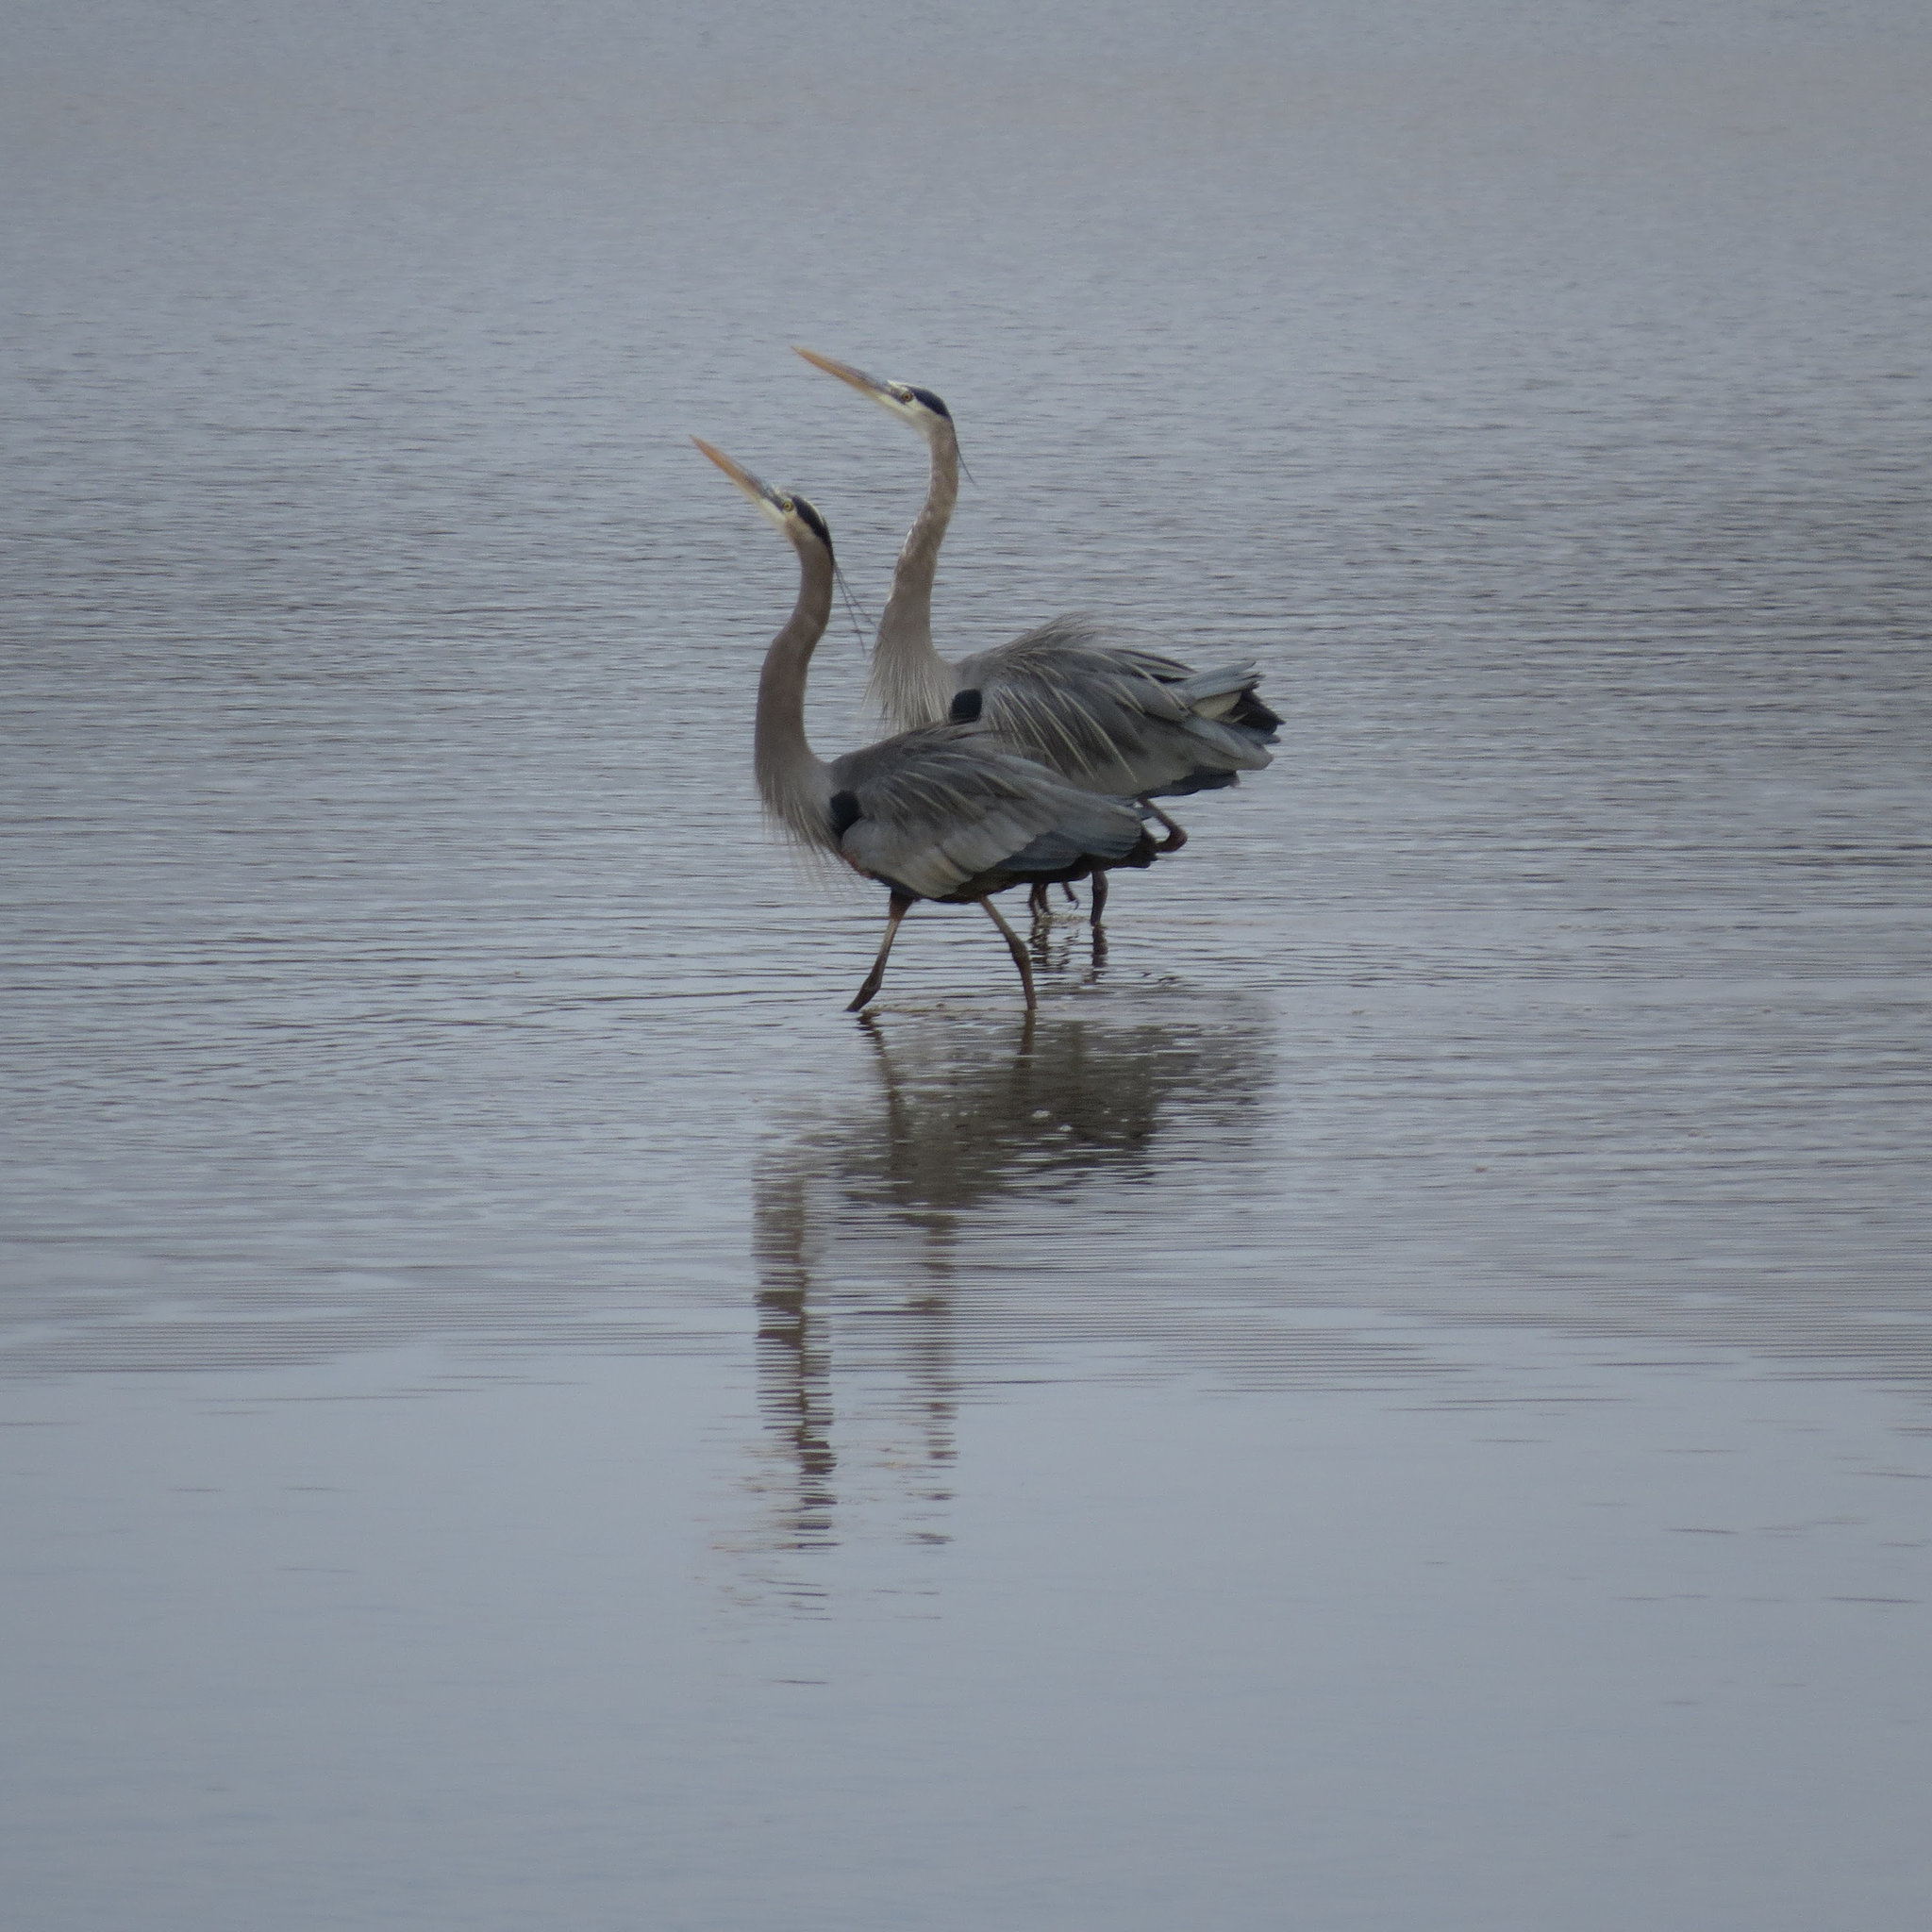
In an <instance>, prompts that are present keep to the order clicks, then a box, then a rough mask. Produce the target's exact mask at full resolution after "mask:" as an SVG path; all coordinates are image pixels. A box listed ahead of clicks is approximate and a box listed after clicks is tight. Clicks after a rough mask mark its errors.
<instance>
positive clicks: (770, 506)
mask: <svg viewBox="0 0 1932 1932" xmlns="http://www.w3.org/2000/svg"><path fill="white" fill-rule="evenodd" d="M691 441H693V442H694V443H696V444H697V446H698V448H699V449H701V450H702V451H703V452H704V453H705V455H706V456H708V457H709V458H710V459H711V460H712V461H713V462H714V463H716V464H717V466H718V467H719V468H720V469H721V470H723V471H724V474H725V475H727V476H729V477H730V478H731V480H732V481H733V482H734V483H736V484H737V485H738V487H739V488H740V489H741V491H744V493H745V494H746V495H747V496H748V497H750V498H751V500H752V501H753V502H754V503H755V504H757V505H758V508H759V509H761V510H763V511H764V513H765V515H767V516H768V517H770V518H771V520H772V521H773V522H774V524H776V525H777V526H778V527H779V528H780V529H781V530H783V531H784V532H785V534H786V535H787V536H788V537H790V538H791V541H792V542H794V543H799V542H800V541H801V540H802V539H805V538H807V537H809V538H810V539H811V540H813V541H816V542H818V543H819V544H820V545H821V546H822V547H823V548H824V553H825V555H826V556H827V557H830V556H831V555H832V532H831V530H830V529H829V527H828V526H827V525H826V523H825V520H824V517H822V516H821V515H820V514H819V512H818V508H817V506H816V505H814V504H812V503H809V502H808V501H807V499H806V498H804V497H803V496H795V495H792V494H791V492H790V491H784V490H774V489H773V488H772V486H771V485H770V484H769V483H765V482H762V481H760V480H759V479H758V477H757V476H754V475H752V473H751V472H750V471H749V470H747V469H745V468H744V467H743V466H742V465H741V464H739V463H734V462H733V461H732V460H731V458H729V457H727V456H726V455H725V454H724V451H723V450H722V449H714V448H713V447H712V446H711V444H709V443H708V442H707V441H705V440H704V438H703V437H701V436H693V437H692V438H691Z"/></svg>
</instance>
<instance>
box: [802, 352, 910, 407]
mask: <svg viewBox="0 0 1932 1932" xmlns="http://www.w3.org/2000/svg"><path fill="white" fill-rule="evenodd" d="M791 353H792V354H793V355H794V356H803V357H804V358H805V359H806V360H807V361H808V362H809V363H810V364H811V366H812V367H813V368H814V369H823V370H824V372H825V374H826V375H836V376H837V377H838V378H839V380H840V381H841V382H849V383H850V384H851V385H852V387H853V388H854V389H856V390H857V391H858V392H859V394H860V395H862V396H871V397H872V398H873V400H874V402H880V401H887V400H891V390H890V389H889V388H888V387H887V385H886V384H885V383H883V382H880V381H879V380H878V378H877V377H876V376H872V375H867V374H866V373H865V371H864V370H862V369H855V368H853V366H852V365H851V363H849V362H834V361H833V360H832V358H830V357H829V356H821V355H820V354H819V352H818V351H817V350H816V349H801V348H800V347H799V346H798V344H797V343H796V342H793V343H792V345H791Z"/></svg>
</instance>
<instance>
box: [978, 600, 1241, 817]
mask: <svg viewBox="0 0 1932 1932" xmlns="http://www.w3.org/2000/svg"><path fill="white" fill-rule="evenodd" d="M1163 641H1164V640H1162V639H1160V638H1158V637H1157V636H1156V635H1155V634H1154V633H1152V632H1146V631H1139V630H1134V629H1131V628H1128V627H1126V626H1123V625H1106V624H1102V623H1100V622H1099V621H1097V620H1095V619H1092V618H1089V617H1083V616H1077V615H1075V616H1070V617H1058V618H1055V619H1054V621H1053V622H1052V623H1051V624H1045V625H1041V627H1040V628H1039V629H1038V630H1032V631H1028V632H1027V633H1026V635H1025V636H1024V637H1019V638H1015V639H1014V640H1013V641H1011V642H1010V643H1006V644H1001V645H999V646H998V647H997V648H996V649H994V650H991V651H982V652H980V653H978V655H977V656H975V657H972V658H963V659H961V660H960V662H959V664H958V678H959V687H960V689H961V690H962V691H964V690H976V691H979V692H980V694H981V704H982V709H981V712H980V716H981V718H982V720H983V721H984V722H985V723H986V724H989V725H991V727H992V729H993V730H995V731H996V732H998V733H999V735H1000V736H1001V737H1002V738H1003V739H1005V740H1006V741H1008V743H1009V744H1011V745H1012V746H1014V748H1015V749H1017V750H1019V751H1022V752H1024V754H1025V755H1026V756H1027V757H1029V758H1038V759H1040V760H1041V763H1043V764H1046V765H1049V766H1051V767H1052V768H1053V769H1054V770H1055V771H1057V772H1058V773H1060V774H1062V775H1063V776H1065V777H1067V778H1070V779H1072V780H1073V781H1074V783H1075V784H1077V785H1080V786H1083V787H1086V788H1088V789H1090V790H1092V791H1101V792H1111V793H1116V794H1119V795H1123V796H1126V797H1141V796H1144V795H1146V794H1147V793H1150V792H1153V793H1157V794H1158V793H1159V792H1162V791H1166V790H1167V789H1168V788H1170V787H1174V786H1181V785H1183V784H1184V781H1186V780H1188V779H1189V778H1190V776H1191V774H1193V775H1195V776H1198V775H1199V774H1202V773H1204V772H1207V773H1211V774H1229V775H1230V776H1231V774H1234V773H1236V772H1256V771H1259V770H1260V769H1261V768H1262V767H1263V766H1264V765H1266V764H1268V763H1270V762H1271V761H1272V758H1273V754H1272V753H1270V752H1269V751H1268V750H1267V748H1266V747H1267V744H1268V742H1269V741H1270V739H1271V738H1272V737H1273V736H1274V734H1273V732H1272V731H1263V730H1260V729H1258V728H1257V727H1255V726H1253V725H1250V724H1234V723H1231V722H1226V723H1224V722H1222V720H1223V715H1224V713H1226V712H1228V711H1230V710H1232V709H1233V708H1235V707H1236V706H1237V705H1239V704H1240V702H1241V698H1242V697H1243V696H1244V695H1245V694H1246V693H1248V692H1250V691H1253V690H1254V689H1255V688H1256V686H1257V684H1258V683H1259V682H1260V679H1259V677H1258V675H1257V673H1256V671H1255V669H1254V666H1253V665H1252V664H1224V665H1221V666H1218V667H1217V668H1215V669H1214V670H1211V671H1202V672H1197V671H1195V670H1194V669H1193V667H1192V666H1191V665H1188V664H1183V663H1182V662H1181V661H1180V660H1179V659H1178V658H1174V657H1171V656H1170V655H1168V654H1167V652H1165V651H1164V650H1160V649H1157V648H1156V646H1157V645H1158V644H1160V643H1162V642H1163Z"/></svg>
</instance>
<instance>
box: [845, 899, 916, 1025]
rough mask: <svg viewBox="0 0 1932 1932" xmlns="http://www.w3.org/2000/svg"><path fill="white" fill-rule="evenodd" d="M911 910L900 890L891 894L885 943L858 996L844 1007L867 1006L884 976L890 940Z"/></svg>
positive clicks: (910, 902)
mask: <svg viewBox="0 0 1932 1932" xmlns="http://www.w3.org/2000/svg"><path fill="white" fill-rule="evenodd" d="M911 910H912V901H911V900H910V899H908V898H907V897H906V896H905V895H904V894H903V893H901V892H894V893H893V894H892V905H891V910H890V911H889V912H888V913H887V914H886V938H885V943H884V944H883V945H881V946H880V947H879V956H878V958H876V959H874V961H873V962H872V971H871V972H870V973H868V974H866V975H865V984H864V985H863V986H861V987H860V988H859V989H858V998H857V999H856V1000H854V1001H853V1002H852V1004H851V1005H850V1006H849V1007H847V1008H845V1010H846V1011H847V1012H848V1013H856V1012H858V1009H859V1008H861V1007H869V1006H870V1005H871V1004H872V1002H873V1000H874V998H875V997H876V995H877V993H878V990H879V983H880V981H881V980H883V979H884V978H885V976H886V958H887V956H888V955H889V954H890V953H891V950H892V941H894V940H895V939H897V938H898V937H899V922H900V921H901V920H902V919H904V918H905V917H906V915H907V914H908V912H910V911H911Z"/></svg>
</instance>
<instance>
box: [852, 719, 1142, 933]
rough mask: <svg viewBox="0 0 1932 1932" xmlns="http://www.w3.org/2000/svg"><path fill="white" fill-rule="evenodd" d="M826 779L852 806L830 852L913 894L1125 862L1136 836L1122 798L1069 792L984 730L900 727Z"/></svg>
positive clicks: (1132, 813) (1134, 815)
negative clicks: (991, 878) (995, 877)
mask: <svg viewBox="0 0 1932 1932" xmlns="http://www.w3.org/2000/svg"><path fill="white" fill-rule="evenodd" d="M831 774H832V783H833V785H834V787H835V788H836V789H835V797H848V796H849V798H850V800H851V808H856V816H854V817H852V818H851V819H850V822H849V823H848V824H846V825H845V827H844V829H843V830H842V832H841V835H840V850H841V852H842V853H843V855H844V856H845V858H848V859H849V860H850V861H851V862H852V863H853V864H854V865H855V866H857V867H858V870H859V871H861V872H863V873H867V874H871V875H872V876H873V877H874V878H878V879H883V880H885V881H886V882H887V883H888V884H889V885H892V886H896V887H900V888H903V889H904V890H905V891H909V892H911V893H913V894H915V895H916V896H918V897H920V898H923V899H941V898H944V897H946V896H947V895H948V894H949V893H953V892H957V891H958V890H959V889H960V888H961V887H962V886H964V885H966V884H967V883H968V882H969V881H974V880H978V879H981V878H984V877H986V876H987V875H989V874H999V875H1004V876H1006V877H1008V879H1009V880H1010V879H1022V878H1026V877H1029V876H1033V875H1037V874H1048V873H1057V872H1061V871H1064V870H1065V869H1066V868H1068V867H1069V866H1074V865H1077V864H1080V863H1081V862H1082V861H1083V860H1087V859H1095V860H1101V861H1108V860H1114V859H1121V858H1125V857H1126V856H1127V855H1128V854H1129V853H1131V852H1132V851H1133V850H1134V849H1135V848H1136V846H1138V845H1139V844H1140V843H1141V840H1142V837H1143V834H1142V830H1141V814H1140V813H1139V811H1137V810H1136V809H1135V808H1134V807H1133V806H1132V805H1131V804H1129V803H1128V802H1127V801H1126V800H1125V799H1124V798H1105V797H1101V796H1100V795H1098V794H1097V793H1095V792H1092V791H1085V790H1082V789H1081V788H1079V787H1076V786H1074V785H1070V784H1069V783H1068V782H1067V781H1066V780H1065V779H1064V778H1062V777H1059V776H1058V774H1055V773H1053V772H1050V771H1048V770H1046V769H1045V768H1044V767H1043V766H1041V765H1039V764H1036V763H1034V762H1033V761H1032V760H1031V759H1029V758H1020V757H1018V756H1017V755H1015V754H1014V753H1013V752H1012V751H1010V750H1008V749H1007V748H1006V747H1004V746H1003V745H1002V744H1001V743H1000V742H999V741H998V740H997V739H996V738H995V737H994V736H993V734H992V733H991V732H989V731H988V730H987V729H986V728H985V727H984V726H983V725H970V724H969V725H958V724H941V725H936V726H932V727H929V728H927V729H925V730H923V731H908V732H903V733H901V734H900V736H898V737H897V738H889V739H887V740H886V741H884V742H883V743H881V744H874V745H872V746H869V747H868V748H867V749H866V750H864V751H858V752H853V753H851V754H849V755H848V756H847V757H845V758H839V759H837V760H836V761H835V762H834V763H833V765H832V768H831ZM851 808H847V809H851Z"/></svg>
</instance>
